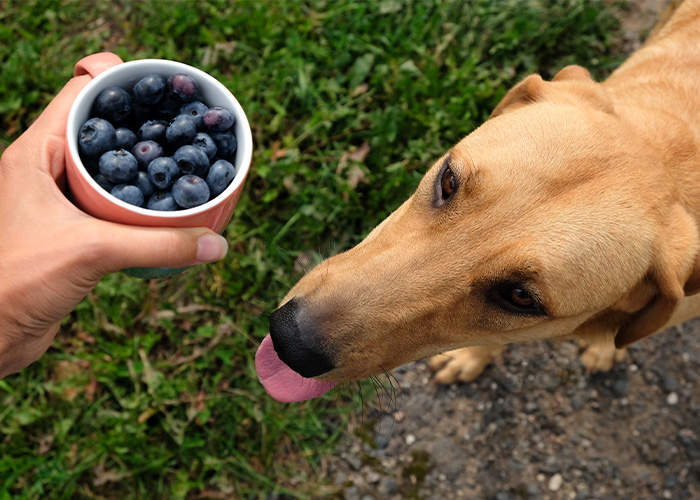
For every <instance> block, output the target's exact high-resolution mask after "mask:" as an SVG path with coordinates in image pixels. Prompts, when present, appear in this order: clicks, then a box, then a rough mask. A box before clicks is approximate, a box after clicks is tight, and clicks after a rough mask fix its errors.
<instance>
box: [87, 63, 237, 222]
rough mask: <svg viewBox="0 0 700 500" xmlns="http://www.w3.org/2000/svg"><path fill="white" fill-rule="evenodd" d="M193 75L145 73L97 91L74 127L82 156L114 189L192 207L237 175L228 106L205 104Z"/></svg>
mask: <svg viewBox="0 0 700 500" xmlns="http://www.w3.org/2000/svg"><path fill="white" fill-rule="evenodd" d="M198 88H199V86H198V84H197V81H196V80H195V79H194V78H192V77H191V76H189V75H186V74H183V73H178V74H175V75H172V76H170V77H168V78H166V77H164V76H163V75H160V74H149V75H146V76H144V77H143V78H141V79H140V80H139V81H138V82H136V84H135V85H134V87H133V88H132V89H131V90H130V91H129V90H127V89H124V88H121V87H116V86H112V87H108V88H106V89H104V90H102V91H101V92H100V93H99V94H98V95H97V97H96V98H95V102H94V103H93V106H92V111H91V115H90V116H91V118H90V119H88V120H87V121H86V122H85V123H84V124H83V125H82V127H81V128H80V133H79V136H78V148H79V150H80V159H81V160H82V162H83V165H85V167H86V168H87V170H88V172H90V175H92V176H93V178H94V179H95V181H97V183H98V184H99V185H100V186H101V187H102V188H103V189H105V190H106V191H108V192H109V193H111V194H112V196H114V197H116V198H119V199H120V200H122V201H125V202H126V203H130V204H132V205H136V206H139V207H146V208H149V209H152V210H167V211H170V210H180V209H186V208H193V207H196V206H199V205H202V204H203V203H206V202H207V201H209V200H210V199H213V198H214V197H216V196H218V195H219V194H220V193H221V192H222V191H224V190H225V189H226V187H227V186H228V185H229V184H230V183H231V181H232V180H233V177H234V175H235V169H234V166H233V157H234V156H235V152H236V147H237V145H238V143H237V141H236V136H235V135H234V134H233V125H234V121H235V118H234V116H233V113H232V112H231V110H230V109H227V108H223V107H220V106H213V107H209V106H207V105H206V104H205V103H203V102H202V101H201V100H200V99H201V97H200V96H199V94H198Z"/></svg>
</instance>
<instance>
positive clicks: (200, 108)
mask: <svg viewBox="0 0 700 500" xmlns="http://www.w3.org/2000/svg"><path fill="white" fill-rule="evenodd" d="M208 109H209V108H208V107H207V105H206V104H204V103H203V102H202V101H192V102H188V103H187V104H185V105H183V106H182V107H181V108H180V112H179V114H181V115H187V116H191V117H192V118H194V121H195V123H196V124H197V129H201V128H202V127H203V124H202V117H204V113H206V112H207V110H208Z"/></svg>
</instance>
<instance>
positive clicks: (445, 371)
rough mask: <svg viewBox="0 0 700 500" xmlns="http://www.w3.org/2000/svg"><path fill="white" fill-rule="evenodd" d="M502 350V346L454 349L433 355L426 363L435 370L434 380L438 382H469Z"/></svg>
mask: <svg viewBox="0 0 700 500" xmlns="http://www.w3.org/2000/svg"><path fill="white" fill-rule="evenodd" d="M502 350H503V347H502V346H488V347H487V346H479V347H466V348H464V349H456V350H454V351H449V352H446V353H443V354H439V355H437V356H434V357H433V358H432V359H431V360H430V362H429V363H428V366H429V368H430V369H431V370H432V371H434V372H436V373H435V377H434V380H435V382H437V383H438V384H454V383H456V382H471V381H472V380H474V379H476V378H477V377H478V376H479V375H481V372H483V371H484V368H486V366H487V365H488V364H489V363H491V362H492V361H493V360H494V358H495V357H496V356H497V355H498V354H500V352H501V351H502Z"/></svg>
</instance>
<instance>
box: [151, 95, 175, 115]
mask: <svg viewBox="0 0 700 500" xmlns="http://www.w3.org/2000/svg"><path fill="white" fill-rule="evenodd" d="M181 107H182V102H181V101H180V100H178V99H177V97H175V96H174V95H171V94H168V95H166V96H165V97H164V98H163V99H161V101H160V102H159V103H158V105H157V106H156V107H155V108H154V111H155V113H156V115H157V117H158V118H161V119H163V120H168V121H170V120H172V119H173V118H175V117H176V116H177V115H178V114H180V108H181Z"/></svg>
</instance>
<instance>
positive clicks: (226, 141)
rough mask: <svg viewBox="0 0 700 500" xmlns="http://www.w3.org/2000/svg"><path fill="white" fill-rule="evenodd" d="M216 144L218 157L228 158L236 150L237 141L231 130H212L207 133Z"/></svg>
mask: <svg viewBox="0 0 700 500" xmlns="http://www.w3.org/2000/svg"><path fill="white" fill-rule="evenodd" d="M209 135H210V136H211V138H212V139H214V143H215V144H216V150H217V155H219V157H220V158H229V157H230V156H231V155H233V153H235V152H236V148H237V147H238V141H237V140H236V136H235V135H233V133H232V132H230V131H228V132H212V133H211V134H209Z"/></svg>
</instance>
